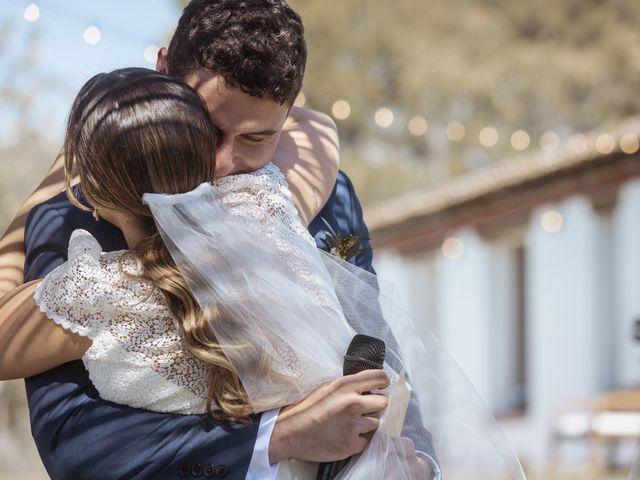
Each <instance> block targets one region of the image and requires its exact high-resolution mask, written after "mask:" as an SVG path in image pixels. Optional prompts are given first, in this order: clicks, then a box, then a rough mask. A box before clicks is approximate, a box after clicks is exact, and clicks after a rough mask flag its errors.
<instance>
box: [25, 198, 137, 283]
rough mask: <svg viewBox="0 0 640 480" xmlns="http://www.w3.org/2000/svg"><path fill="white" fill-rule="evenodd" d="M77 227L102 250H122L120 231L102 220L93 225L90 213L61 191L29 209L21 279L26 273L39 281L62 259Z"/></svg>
mask: <svg viewBox="0 0 640 480" xmlns="http://www.w3.org/2000/svg"><path fill="white" fill-rule="evenodd" d="M79 228H80V229H83V230H87V231H88V232H90V233H91V234H92V235H93V236H94V237H95V238H96V239H97V240H98V242H99V243H100V245H101V247H102V249H103V250H104V251H113V250H121V249H123V248H126V242H125V240H124V237H123V235H122V232H120V230H118V229H117V228H116V227H115V226H113V225H112V224H110V223H108V222H106V221H104V220H100V221H97V222H96V221H95V219H94V218H93V216H92V215H91V213H90V212H87V211H84V210H81V209H80V208H78V207H76V206H75V205H73V204H72V203H71V201H70V200H69V198H68V197H67V195H66V193H65V192H61V193H59V194H58V195H56V196H54V197H51V198H50V199H48V200H46V201H44V202H42V203H40V204H38V205H36V206H35V207H33V208H32V209H31V211H30V212H29V214H28V216H27V220H26V223H25V235H24V242H25V253H26V261H25V278H27V274H29V278H31V277H33V278H41V277H42V276H43V275H46V274H47V273H48V272H49V271H51V270H52V269H53V268H55V267H56V266H57V265H59V264H60V263H61V262H62V261H64V260H66V256H67V247H68V245H69V239H70V238H71V234H72V233H73V231H74V230H76V229H79ZM36 267H37V268H36ZM34 275H35V277H34Z"/></svg>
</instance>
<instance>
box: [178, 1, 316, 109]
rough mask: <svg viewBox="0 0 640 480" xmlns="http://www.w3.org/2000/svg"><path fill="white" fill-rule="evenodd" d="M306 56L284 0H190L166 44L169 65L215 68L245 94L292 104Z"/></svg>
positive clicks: (298, 25)
mask: <svg viewBox="0 0 640 480" xmlns="http://www.w3.org/2000/svg"><path fill="white" fill-rule="evenodd" d="M306 61H307V47H306V43H305V40H304V27H303V26H302V20H301V18H300V16H299V15H298V14H297V13H296V12H294V11H293V10H292V9H291V7H289V5H287V3H286V2H285V1H284V0H192V1H191V2H190V3H189V4H188V5H187V6H186V7H185V9H184V11H183V13H182V16H181V17H180V21H179V22H178V27H177V28H176V31H175V33H174V35H173V38H172V39H171V43H170V44H169V52H168V59H167V62H168V70H169V73H170V74H171V75H176V76H180V77H185V76H186V75H187V74H188V73H190V72H193V71H195V70H198V69H200V68H207V69H209V70H213V71H214V72H215V73H216V74H218V75H220V76H222V77H223V78H224V80H225V82H226V83H227V85H229V86H232V87H237V88H240V89H242V91H244V92H245V93H247V94H249V95H251V96H254V97H258V98H268V99H270V100H273V101H275V102H278V103H280V104H281V105H283V104H289V105H292V104H293V102H294V101H295V99H296V97H297V96H298V93H300V89H301V88H302V77H303V76H304V69H305V64H306Z"/></svg>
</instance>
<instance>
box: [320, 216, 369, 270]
mask: <svg viewBox="0 0 640 480" xmlns="http://www.w3.org/2000/svg"><path fill="white" fill-rule="evenodd" d="M321 220H322V222H323V223H324V224H325V226H326V227H327V236H326V238H325V245H324V247H325V250H326V251H327V252H329V253H330V254H331V255H335V256H336V257H339V258H341V259H342V260H345V261H348V260H350V259H351V258H353V257H355V256H356V255H357V254H358V253H360V252H364V251H366V250H371V248H369V247H367V248H362V247H361V245H362V242H363V241H366V240H369V238H367V237H364V236H363V235H362V234H361V233H350V234H348V235H345V236H343V235H342V234H341V233H340V232H336V230H335V229H334V228H333V227H332V226H331V224H330V223H329V222H328V221H327V220H326V219H325V218H321Z"/></svg>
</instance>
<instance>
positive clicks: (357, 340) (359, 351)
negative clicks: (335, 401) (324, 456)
mask: <svg viewBox="0 0 640 480" xmlns="http://www.w3.org/2000/svg"><path fill="white" fill-rule="evenodd" d="M385 350H386V349H385V344H384V342H383V341H382V340H380V339H378V338H375V337H369V336H368V335H362V334H357V335H356V336H355V337H353V339H352V340H351V343H350V344H349V348H348V349H347V353H346V355H345V356H344V365H343V369H342V374H343V375H345V376H347V375H355V374H358V373H360V372H363V371H365V370H382V369H383V367H384V356H385ZM362 393H368V392H362ZM371 413H374V412H371ZM372 420H378V419H377V418H375V419H372ZM376 429H377V426H376ZM372 431H375V429H374V430H372ZM365 447H366V445H365ZM349 460H350V457H347V458H345V459H344V460H339V461H336V462H329V463H322V464H320V466H319V467H318V475H317V477H316V480H331V479H333V478H335V477H336V476H337V475H338V473H340V470H342V469H343V468H344V467H345V466H346V465H347V463H349Z"/></svg>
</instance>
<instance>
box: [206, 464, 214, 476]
mask: <svg viewBox="0 0 640 480" xmlns="http://www.w3.org/2000/svg"><path fill="white" fill-rule="evenodd" d="M204 476H205V477H215V476H216V467H214V466H213V465H205V466H204Z"/></svg>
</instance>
